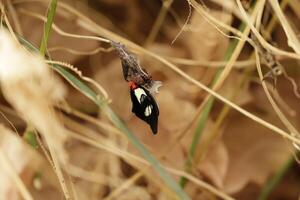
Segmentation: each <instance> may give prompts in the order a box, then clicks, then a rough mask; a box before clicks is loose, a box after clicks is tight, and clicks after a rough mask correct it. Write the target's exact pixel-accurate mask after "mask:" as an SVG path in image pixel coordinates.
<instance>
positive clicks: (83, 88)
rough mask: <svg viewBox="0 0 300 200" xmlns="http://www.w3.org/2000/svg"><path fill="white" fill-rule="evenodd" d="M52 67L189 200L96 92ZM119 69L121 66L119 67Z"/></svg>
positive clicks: (65, 71) (183, 199) (178, 192)
mask: <svg viewBox="0 0 300 200" xmlns="http://www.w3.org/2000/svg"><path fill="white" fill-rule="evenodd" d="M19 39H20V42H21V43H22V44H24V45H25V46H26V47H27V48H28V49H30V50H33V51H38V50H37V49H36V48H35V47H34V46H33V45H32V44H31V43H29V42H28V41H27V40H25V39H24V38H22V37H20V38H19ZM52 67H53V69H54V70H56V71H57V72H58V73H59V74H60V75H61V76H62V77H64V78H65V79H66V80H67V81H68V82H69V83H70V84H71V85H72V86H73V87H75V88H76V89H77V90H79V91H80V92H81V93H82V94H84V95H85V96H86V97H88V98H89V99H91V100H92V101H93V102H94V103H95V104H97V105H98V106H99V107H100V109H101V110H102V111H103V112H104V113H105V114H106V116H107V117H108V118H109V119H110V120H111V122H112V123H113V124H114V125H115V126H116V127H117V128H119V129H120V130H121V131H122V132H123V133H124V134H125V135H126V136H127V138H128V139H129V141H130V142H131V143H132V144H133V145H134V146H135V148H137V150H138V151H139V152H140V153H141V155H142V156H143V157H144V158H145V159H146V160H147V161H148V162H149V163H150V164H151V166H152V167H153V168H154V169H155V170H156V172H157V173H158V174H159V176H160V177H161V178H162V180H163V181H164V182H165V184H166V185H167V186H168V187H169V188H170V189H171V190H173V191H174V192H175V193H176V194H177V196H178V197H179V199H182V200H190V197H189V196H188V195H187V194H186V193H185V191H184V190H183V189H182V188H181V187H180V186H179V184H178V183H177V182H176V181H175V180H174V179H173V178H172V177H171V176H170V175H169V174H168V173H167V171H166V170H165V169H164V168H162V166H161V165H160V163H159V161H158V160H157V159H156V158H155V157H154V156H153V155H152V154H151V153H150V152H149V151H148V150H147V149H146V147H145V146H144V145H143V144H142V143H141V142H140V141H139V140H138V138H137V137H136V136H135V135H134V134H133V133H132V132H131V131H130V130H129V129H128V128H127V126H126V125H125V124H124V123H123V122H122V120H121V119H120V118H119V117H118V116H117V115H116V114H115V112H114V111H113V110H112V109H111V108H110V107H109V105H108V104H107V103H106V101H104V100H103V99H102V98H101V97H100V96H99V95H98V94H97V93H96V92H94V91H93V90H92V89H91V88H90V87H88V86H87V85H86V84H85V83H83V82H82V81H81V80H79V79H78V78H77V77H76V76H74V75H73V74H72V73H70V72H69V71H67V70H66V69H64V68H63V67H61V66H59V65H52ZM120 70H121V68H120Z"/></svg>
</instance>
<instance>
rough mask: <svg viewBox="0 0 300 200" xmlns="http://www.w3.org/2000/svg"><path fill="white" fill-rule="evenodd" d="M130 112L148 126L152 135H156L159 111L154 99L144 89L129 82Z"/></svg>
mask: <svg viewBox="0 0 300 200" xmlns="http://www.w3.org/2000/svg"><path fill="white" fill-rule="evenodd" d="M130 97H131V101H132V112H133V113H134V114H135V115H136V116H137V117H138V118H140V119H141V120H143V121H145V122H146V123H147V124H149V125H150V127H151V130H152V132H153V134H156V133H157V122H158V116H159V109H158V106H157V103H156V101H155V99H154V97H153V96H152V95H151V94H150V92H149V91H148V90H147V89H145V88H144V87H142V86H140V85H137V84H135V83H134V82H130Z"/></svg>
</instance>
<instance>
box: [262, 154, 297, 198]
mask: <svg viewBox="0 0 300 200" xmlns="http://www.w3.org/2000/svg"><path fill="white" fill-rule="evenodd" d="M293 163H294V157H291V158H290V159H289V160H288V161H287V162H286V163H285V164H284V165H283V166H282V167H281V168H280V169H279V171H278V172H277V173H276V174H275V175H274V176H273V177H272V178H271V179H270V180H269V181H268V182H267V183H266V185H265V186H264V187H263V189H262V191H261V193H260V194H259V196H258V198H257V200H266V199H267V198H268V197H269V195H270V194H271V192H272V191H273V189H274V188H275V187H276V186H277V185H278V184H279V183H280V181H281V180H282V178H283V177H284V175H285V174H286V173H287V172H288V170H289V169H290V168H291V166H292V165H293Z"/></svg>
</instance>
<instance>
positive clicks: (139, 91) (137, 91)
mask: <svg viewBox="0 0 300 200" xmlns="http://www.w3.org/2000/svg"><path fill="white" fill-rule="evenodd" d="M134 95H135V96H136V98H137V100H138V102H139V103H141V97H142V95H145V96H147V94H146V92H145V91H144V90H143V89H142V88H137V89H135V90H134Z"/></svg>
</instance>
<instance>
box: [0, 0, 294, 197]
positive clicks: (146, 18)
mask: <svg viewBox="0 0 300 200" xmlns="http://www.w3.org/2000/svg"><path fill="white" fill-rule="evenodd" d="M58 2H59V3H58V5H57V9H56V15H55V19H54V24H55V25H56V26H57V27H58V28H59V29H61V30H62V31H63V32H64V33H67V34H62V33H59V32H58V31H56V30H54V29H52V30H51V35H50V37H49V42H48V46H47V55H48V56H49V57H51V59H52V60H54V61H60V62H64V63H69V64H71V65H72V66H74V67H76V68H77V69H78V70H80V71H81V74H82V75H83V76H86V77H90V78H91V79H93V80H95V81H96V82H97V83H98V84H99V85H100V86H102V87H103V88H104V90H106V92H107V94H108V97H109V106H110V107H111V108H112V109H113V110H114V111H115V113H116V114H117V115H118V116H119V117H120V119H121V120H122V121H123V122H124V123H125V124H127V126H128V127H129V129H130V130H131V131H132V132H133V133H134V135H135V136H136V137H138V139H139V141H140V142H141V143H143V144H144V145H145V146H146V148H147V149H148V150H149V151H150V152H151V154H152V155H154V156H155V157H156V158H157V159H158V160H159V161H160V163H161V164H163V165H165V166H168V167H171V168H174V169H177V170H179V171H181V172H186V173H189V174H191V175H193V176H194V177H196V178H197V179H198V180H200V181H203V182H206V183H208V184H210V185H212V186H213V187H214V188H216V189H217V190H218V191H220V192H222V193H226V194H227V195H229V196H231V197H232V198H234V199H241V200H248V199H249V200H250V199H251V200H253V199H260V200H263V199H272V200H293V199H298V198H299V194H300V168H299V164H298V163H297V161H296V154H297V149H296V148H295V147H294V145H293V144H292V142H291V141H290V140H289V139H287V138H284V137H282V136H280V135H279V134H277V133H276V132H275V131H274V130H271V129H269V128H266V127H264V126H262V125H261V124H259V123H257V122H255V121H253V120H252V119H250V118H249V117H246V116H245V115H243V114H241V113H240V112H238V111H236V110H234V109H232V108H231V107H229V106H228V105H226V104H224V103H223V102H221V101H219V100H218V99H215V98H213V97H210V98H207V97H208V95H209V94H208V93H207V92H206V91H204V90H203V89H201V88H200V87H199V85H197V84H194V83H193V82H191V81H190V80H188V78H186V77H184V76H185V75H182V74H180V73H177V72H176V69H179V70H180V71H182V72H183V73H184V74H186V75H187V76H188V77H190V78H192V79H194V80H196V81H198V82H200V83H202V84H204V85H206V86H208V87H210V88H212V87H213V86H216V87H217V88H216V89H217V93H219V94H220V95H222V96H223V97H224V98H226V99H228V100H230V101H231V102H233V103H234V104H235V105H237V106H239V107H240V108H243V109H245V110H247V111H249V112H250V113H252V114H253V115H255V116H258V117H259V118H261V119H263V120H265V121H267V122H268V123H270V124H272V125H274V126H277V127H280V128H281V129H283V130H284V131H286V132H287V133H290V131H289V129H288V128H287V127H286V126H284V123H282V122H281V121H280V119H279V118H278V115H277V113H276V112H275V111H274V109H273V107H272V106H271V104H270V102H269V100H268V99H267V97H266V94H265V91H264V90H263V88H262V81H261V78H260V77H259V76H258V73H257V68H256V62H255V61H256V60H255V53H254V48H253V46H251V44H250V43H249V42H248V41H246V42H245V41H243V40H240V39H239V40H238V39H236V38H234V37H238V38H241V35H242V34H244V35H245V36H249V37H248V38H251V37H250V35H249V33H250V30H249V29H248V28H247V23H245V20H244V18H243V14H242V12H241V9H240V8H239V7H238V4H237V2H236V1H235V0H226V1H220V0H202V1H193V0H191V1H183V0H163V1H161V0H152V1H147V0H128V1H121V0H65V1H58ZM238 2H239V3H241V5H242V6H243V8H244V9H245V11H246V12H247V13H248V17H249V18H250V17H252V18H253V19H256V17H257V16H258V17H260V20H258V21H260V22H261V25H260V28H259V29H258V31H259V32H260V34H261V35H262V37H263V38H264V39H265V40H266V42H268V43H269V44H270V45H272V46H274V47H276V48H279V49H281V50H282V51H284V52H294V49H293V48H291V47H290V46H289V45H288V42H287V41H288V40H287V37H286V32H285V30H284V29H283V26H282V22H281V21H280V20H278V18H277V16H278V15H279V14H278V11H274V7H273V6H272V3H271V2H277V3H278V5H279V6H280V7H279V8H280V10H281V11H282V14H283V15H284V17H285V18H286V19H287V21H288V23H289V25H290V27H291V28H292V31H293V33H294V34H295V36H296V39H297V40H299V30H300V20H299V18H300V15H299V13H300V11H299V10H300V2H299V1H298V0H282V1H273V0H270V1H265V2H264V4H262V2H263V1H254V0H253V1H250V0H249V1H247V0H244V1H238ZM2 4H3V5H4V10H5V15H6V16H7V17H8V21H9V22H10V23H11V26H12V28H13V30H14V32H15V33H16V34H18V35H20V36H23V37H24V38H25V39H26V40H27V41H28V42H30V43H31V44H33V45H34V46H36V47H39V46H40V43H41V40H42V38H43V32H44V23H45V22H44V21H43V17H44V19H46V17H47V9H48V7H49V5H50V2H49V1H46V0H36V1H35V0H11V1H10V0H3V2H2ZM76 12H77V14H76ZM78 13H80V14H78ZM2 14H3V11H2ZM87 19H90V20H92V21H93V22H94V23H95V24H92V23H90V22H89V21H88V20H87ZM228 27H229V28H228ZM230 27H231V29H232V28H233V29H234V30H229V29H230ZM106 30H109V31H110V32H106ZM234 31H238V32H239V33H240V35H236V33H234ZM68 34H73V35H83V36H100V37H103V38H107V39H110V40H114V41H116V42H119V41H120V42H122V43H123V44H125V45H126V46H127V48H128V49H129V51H131V52H132V54H133V55H136V57H137V58H138V59H139V61H140V65H141V66H142V67H143V68H145V69H146V70H147V71H148V72H149V74H151V75H152V77H153V79H154V80H159V81H162V82H163V86H162V87H161V88H160V92H159V93H158V94H156V95H155V99H156V101H157V103H158V105H159V109H160V115H159V125H158V134H157V135H153V134H152V133H151V130H150V128H149V127H148V125H147V124H146V123H144V122H143V121H141V120H140V119H138V118H137V117H136V116H135V115H134V114H133V113H132V112H131V101H130V95H129V87H128V83H127V82H126V81H125V80H124V79H123V74H122V67H121V62H120V58H119V57H118V55H117V54H116V52H115V51H114V50H113V49H112V48H111V47H110V45H109V44H108V43H105V42H101V41H97V40H92V39H86V38H79V37H77V38H75V37H73V36H72V35H71V36H70V35H68ZM118 39H120V40H118ZM124 39H126V40H124ZM254 44H255V45H256V46H257V47H258V48H259V50H260V52H263V53H260V58H261V65H262V71H263V73H264V74H266V73H268V72H270V70H271V69H270V63H268V60H267V62H265V59H264V57H267V56H271V61H272V59H273V61H277V62H279V63H280V64H281V65H282V67H283V68H284V71H285V72H286V74H287V75H288V76H289V78H290V79H288V78H287V76H285V75H281V76H278V77H277V76H276V77H275V78H276V80H277V81H276V84H275V85H274V84H273V79H274V77H273V78H267V79H266V80H265V81H264V83H266V85H267V87H268V88H269V90H268V91H269V92H270V93H271V96H272V98H273V99H274V100H275V102H276V104H277V105H278V107H279V109H280V110H281V111H282V113H283V114H284V115H285V116H286V118H287V120H288V122H289V123H291V124H292V125H293V126H294V127H295V128H296V129H298V130H299V128H300V123H299V119H300V118H299V111H300V101H299V96H300V95H298V92H297V90H298V88H297V87H296V86H295V85H299V80H300V79H299V75H300V74H299V73H300V71H299V67H300V66H299V61H298V60H297V59H293V58H290V57H287V56H284V55H283V54H279V53H278V54H273V53H270V52H271V51H270V50H265V49H262V48H263V47H261V46H260V45H257V44H256V43H254ZM0 45H1V44H0ZM136 45H138V46H136ZM252 45H253V44H252ZM141 48H142V49H141ZM145 50H146V51H145ZM149 52H151V53H153V54H155V55H158V56H159V57H160V58H162V59H164V60H166V61H168V62H169V63H172V64H173V66H174V68H175V70H174V69H172V68H171V67H170V65H169V66H168V65H166V64H165V63H163V62H162V61H161V60H159V59H156V58H155V57H153V56H151V54H150V53H149ZM266 52H267V53H266ZM296 53H297V55H299V52H296ZM224 69H227V70H229V71H228V73H227V74H222V72H224ZM70 72H71V73H73V74H75V75H78V74H76V73H75V72H73V71H72V70H70ZM53 74H57V73H56V72H53ZM58 76H59V75H58ZM78 77H79V78H80V76H78ZM221 79H223V80H221ZM61 80H63V84H64V85H65V87H66V88H67V96H66V99H65V102H64V103H63V104H59V105H56V114H57V115H58V118H59V120H60V121H61V122H62V123H63V124H64V126H65V127H66V129H68V130H72V131H74V132H77V133H80V134H81V135H83V136H84V137H89V138H90V139H92V140H95V141H101V142H103V143H104V144H111V145H113V146H115V147H118V148H119V149H121V150H122V151H124V152H129V153H130V154H133V155H137V156H140V154H139V152H138V151H137V150H136V148H135V147H134V146H133V145H132V144H131V142H130V141H129V140H128V139H127V138H126V137H124V135H123V134H122V133H120V131H118V130H117V129H116V128H114V127H113V125H111V123H110V122H109V120H108V118H107V117H105V115H104V113H103V111H102V110H100V109H99V108H98V106H97V105H95V104H94V103H93V102H92V101H91V100H89V99H88V98H86V97H85V96H84V95H83V94H82V93H81V92H80V91H78V90H76V89H74V87H72V85H70V84H69V83H68V82H67V81H65V80H64V79H63V78H61ZM291 80H293V81H291ZM293 84H294V85H293ZM89 85H91V84H89ZM91 87H93V86H92V85H91ZM0 110H1V112H2V113H3V114H2V118H1V123H3V124H5V125H6V126H7V127H11V123H12V124H13V125H14V126H15V127H16V129H17V130H18V132H19V133H20V137H21V140H19V139H17V137H16V136H15V135H13V136H12V135H11V134H8V135H6V136H5V139H4V136H3V138H2V139H3V140H2V142H1V143H0V145H1V147H3V149H4V150H5V152H6V153H7V155H9V156H8V157H9V159H11V158H14V159H13V160H11V163H12V165H13V166H18V167H17V168H16V171H17V173H18V175H19V176H20V177H21V179H22V180H23V181H24V184H25V186H26V187H27V188H28V189H29V191H30V193H31V195H32V196H33V198H34V199H62V198H64V197H63V193H62V190H61V186H60V184H59V182H58V180H57V178H56V175H55V173H54V172H53V170H52V167H51V164H50V163H49V162H48V161H47V157H46V156H45V152H44V150H43V149H42V147H41V146H40V145H38V144H36V146H35V147H34V148H32V147H31V146H32V145H31V146H30V145H27V144H26V141H31V140H30V139H29V140H28V138H27V136H28V124H27V123H25V121H23V120H22V115H20V114H19V113H18V112H16V111H15V110H14V108H13V107H11V105H10V104H9V103H8V102H7V101H6V100H5V99H4V97H2V98H1V107H0ZM8 121H9V122H10V123H9V122H8ZM25 135H26V137H25ZM29 136H30V134H29ZM26 138H27V139H26ZM4 141H6V142H4ZM42 142H43V141H42ZM7 144H10V145H7ZM42 146H43V145H42ZM65 148H66V152H67V154H68V155H69V158H70V162H71V163H72V164H73V165H76V166H77V167H80V169H82V171H81V173H80V176H72V175H69V174H68V169H65V170H64V174H65V177H67V178H66V179H67V180H68V181H70V182H71V183H72V184H73V185H72V190H73V191H75V192H74V194H76V195H75V196H76V198H75V199H84V200H85V199H91V200H92V199H106V200H108V199H118V200H125V199H126V200H135V199H140V200H147V199H149V200H150V199H151V200H152V199H153V200H154V199H157V200H160V199H176V197H174V194H173V193H172V192H171V191H170V190H169V189H168V187H167V186H166V185H165V184H164V183H163V182H162V180H161V178H160V176H159V175H157V174H156V173H155V172H154V171H153V170H152V169H151V168H149V167H145V165H143V164H142V163H139V162H137V161H133V160H130V159H129V160H128V159H125V158H124V157H120V156H118V155H116V154H114V153H111V152H109V151H106V150H103V149H100V148H97V147H95V146H92V145H89V144H87V143H85V142H83V141H81V140H79V139H74V138H73V139H69V140H68V142H67V144H66V145H65ZM46 149H47V147H46ZM27 151H28V153H25V152H27ZM45 151H47V150H45ZM18 158H20V159H18ZM34 160H36V161H37V162H36V163H35V162H33V161H34ZM50 160H51V159H50ZM21 161H22V162H21ZM20 162H21V163H20ZM0 166H1V165H0ZM93 174H94V176H93ZM173 177H174V179H175V180H176V181H178V183H179V184H180V185H181V186H182V187H183V188H184V190H185V191H186V193H187V194H188V195H189V196H190V198H191V199H193V200H194V199H195V200H210V199H221V198H220V197H219V196H218V195H216V194H215V193H213V192H211V191H209V190H207V189H205V188H203V187H202V186H201V185H199V184H195V183H194V182H191V181H189V180H186V179H184V178H183V177H181V176H180V175H178V174H177V175H176V174H175V175H174V174H173ZM270 181H271V182H270ZM0 183H1V184H0V187H3V188H2V191H1V190H0V192H1V193H0V199H22V197H21V195H20V194H19V192H18V188H17V187H15V184H13V182H12V181H11V180H10V179H9V178H7V177H3V178H0Z"/></svg>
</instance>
